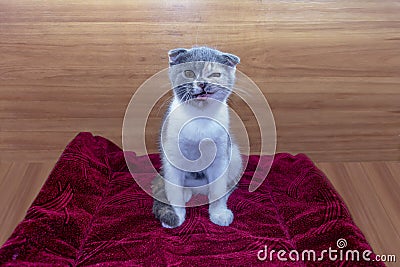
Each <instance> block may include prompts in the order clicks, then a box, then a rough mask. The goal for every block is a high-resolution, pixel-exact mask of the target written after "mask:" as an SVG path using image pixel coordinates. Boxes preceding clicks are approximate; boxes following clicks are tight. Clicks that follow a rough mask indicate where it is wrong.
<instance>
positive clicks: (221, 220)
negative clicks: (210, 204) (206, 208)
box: [210, 208, 233, 226]
mask: <svg viewBox="0 0 400 267" xmlns="http://www.w3.org/2000/svg"><path fill="white" fill-rule="evenodd" d="M210 220H211V221H212V222H213V223H215V224H218V225H220V226H228V225H230V224H231V223H232V221H233V213H232V211H231V210H230V209H227V208H224V209H215V210H213V211H210Z"/></svg>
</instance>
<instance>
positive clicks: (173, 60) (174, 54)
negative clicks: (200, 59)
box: [168, 48, 188, 65]
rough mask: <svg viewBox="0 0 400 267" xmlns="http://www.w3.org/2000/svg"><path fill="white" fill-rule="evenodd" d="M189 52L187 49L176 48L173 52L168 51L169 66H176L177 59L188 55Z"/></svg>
mask: <svg viewBox="0 0 400 267" xmlns="http://www.w3.org/2000/svg"><path fill="white" fill-rule="evenodd" d="M187 51H188V50H187V49H185V48H175V49H172V50H169V51H168V57H169V64H171V65H174V64H176V61H177V59H178V58H179V56H180V55H182V54H183V53H186V52H187Z"/></svg>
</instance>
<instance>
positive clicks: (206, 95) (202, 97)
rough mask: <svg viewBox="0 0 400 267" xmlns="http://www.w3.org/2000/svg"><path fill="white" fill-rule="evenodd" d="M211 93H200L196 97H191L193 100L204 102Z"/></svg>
mask: <svg viewBox="0 0 400 267" xmlns="http://www.w3.org/2000/svg"><path fill="white" fill-rule="evenodd" d="M212 94H213V93H210V92H204V93H200V94H197V95H193V96H194V98H195V99H200V100H204V99H207V98H208V97H210V96H211V95H212Z"/></svg>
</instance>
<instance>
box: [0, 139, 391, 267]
mask: <svg viewBox="0 0 400 267" xmlns="http://www.w3.org/2000/svg"><path fill="white" fill-rule="evenodd" d="M149 156H150V157H151V159H152V161H153V164H154V166H155V167H156V168H159V167H160V162H159V158H158V155H156V154H154V155H149ZM129 160H130V161H132V164H133V166H137V168H135V170H137V171H136V173H134V175H135V176H137V177H141V178H143V179H148V180H149V181H150V180H151V179H152V178H153V177H154V176H153V175H154V172H153V171H152V170H151V169H152V167H151V166H146V164H145V163H144V162H145V161H144V157H143V156H142V157H137V156H135V155H134V154H132V155H131V156H130V159H129ZM258 161H260V162H261V167H262V166H263V162H267V161H268V158H266V157H261V158H259V157H257V156H250V157H249V163H248V165H247V168H246V171H245V173H244V175H243V178H242V180H241V181H240V183H239V186H238V189H237V190H236V191H234V193H233V194H232V195H231V197H230V199H229V202H228V206H229V207H230V208H231V209H232V211H233V213H234V214H235V218H234V221H233V223H232V224H231V225H230V226H228V227H221V226H217V225H214V224H213V223H212V222H211V221H210V220H209V218H208V210H207V206H201V207H193V208H188V209H187V219H186V221H185V222H184V224H183V225H182V226H180V227H178V228H175V229H165V228H162V227H161V225H160V223H159V222H158V221H157V220H156V219H155V218H154V216H153V214H152V213H151V210H152V201H153V200H152V198H151V196H149V195H148V194H146V193H145V192H144V191H143V190H142V189H141V188H140V187H139V186H138V185H137V184H136V182H135V181H134V179H133V178H132V176H131V174H130V173H129V171H128V169H127V166H126V163H125V159H124V154H123V152H122V151H121V149H120V148H119V147H117V146H116V145H114V144H113V143H111V142H110V141H108V140H106V139H104V138H102V137H94V136H92V135H91V134H90V133H81V134H79V135H78V136H77V137H76V138H75V139H74V140H73V141H72V142H71V143H70V144H69V145H68V146H67V148H66V149H65V151H64V152H63V154H62V155H61V157H60V159H59V160H58V162H57V164H56V165H55V167H54V169H53V171H52V172H51V174H50V176H49V178H48V179H47V181H46V183H45V184H44V186H43V188H42V189H41V191H40V193H39V195H38V196H37V198H36V199H35V201H34V203H33V204H32V206H31V207H30V208H29V210H28V212H27V214H26V217H25V219H24V220H23V221H22V222H21V223H20V224H19V225H18V226H17V228H16V229H15V231H14V233H13V234H12V236H11V237H10V238H9V240H8V241H7V242H6V243H5V244H4V245H3V246H2V248H1V249H0V263H1V264H2V265H3V266H30V265H35V266H37V265H39V266H46V265H48V266H89V265H100V266H181V265H182V266H257V265H266V266H321V265H324V266H383V264H380V263H377V262H373V261H370V262H366V261H363V260H362V259H361V253H362V252H363V251H365V250H371V247H370V246H369V245H368V243H367V241H366V240H365V238H364V236H363V234H362V233H361V231H360V230H359V229H358V228H357V226H356V225H355V224H354V222H353V221H352V219H351V217H350V215H349V212H348V210H347V208H346V206H345V204H344V203H343V201H342V200H341V198H340V196H339V195H338V194H337V192H336V191H335V190H334V189H333V188H332V186H331V185H330V183H329V181H328V180H327V178H326V177H325V176H324V174H323V173H321V171H319V170H318V169H317V168H316V167H315V165H314V164H313V163H312V162H311V161H310V160H309V159H308V158H307V157H306V156H305V155H302V154H299V155H296V156H292V155H290V154H284V153H282V154H277V155H276V156H275V159H274V162H273V165H272V167H271V171H270V173H269V175H268V177H267V179H266V180H265V181H264V182H263V184H262V185H261V186H260V187H259V188H258V189H257V190H256V191H255V192H252V193H250V192H249V191H248V186H249V182H250V179H251V177H252V174H253V172H254V169H255V166H256V164H257V162H258ZM338 239H345V240H346V242H347V245H346V246H345V247H344V248H343V249H342V253H343V255H345V253H346V251H347V250H358V251H360V260H361V261H360V262H355V261H346V260H345V258H344V256H343V257H342V260H341V259H340V253H339V250H338V246H337V240H338ZM266 246H267V247H266ZM329 247H331V248H332V249H334V250H338V252H337V253H336V255H337V259H336V261H331V260H330V259H329V258H328V255H325V257H324V258H323V261H322V262H321V261H313V260H305V261H293V260H291V259H290V258H289V256H288V254H289V253H290V252H291V251H292V250H296V251H298V253H299V254H300V256H299V257H300V259H301V253H302V251H303V250H314V251H315V252H316V253H317V257H318V255H319V253H321V252H322V251H323V250H328V249H329ZM266 250H268V251H267V252H268V253H269V252H270V251H271V250H275V251H279V250H284V251H286V255H285V257H286V259H287V261H281V260H280V259H279V258H278V255H277V253H275V254H273V255H272V257H271V258H269V257H267V258H266V259H263V257H264V256H265V253H264V252H265V251H266ZM260 251H261V252H260ZM291 255H292V257H294V259H296V257H295V255H296V254H293V253H292V254H291ZM258 256H260V258H259V257H258ZM280 256H281V258H282V254H281V255H280ZM369 257H370V258H371V259H373V258H374V254H371V255H369Z"/></svg>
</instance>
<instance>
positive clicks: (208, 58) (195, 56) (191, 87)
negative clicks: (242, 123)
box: [168, 47, 240, 103]
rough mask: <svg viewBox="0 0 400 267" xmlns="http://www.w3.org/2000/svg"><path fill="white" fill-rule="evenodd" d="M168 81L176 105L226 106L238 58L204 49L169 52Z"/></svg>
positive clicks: (196, 48) (178, 49) (194, 48)
mask: <svg viewBox="0 0 400 267" xmlns="http://www.w3.org/2000/svg"><path fill="white" fill-rule="evenodd" d="M168 56H169V64H170V70H169V77H170V80H171V83H172V87H173V90H174V95H175V97H176V98H177V99H178V100H179V101H180V102H185V101H189V100H190V102H192V103H198V102H203V101H207V100H208V99H215V100H218V101H221V102H226V100H227V98H228V97H229V95H230V94H231V92H232V87H233V84H234V82H235V71H236V65H237V64H238V63H239V62H240V59H239V57H237V56H235V55H232V54H228V53H223V52H221V51H218V50H215V49H212V48H208V47H193V48H191V49H184V48H177V49H173V50H171V51H169V53H168Z"/></svg>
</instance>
